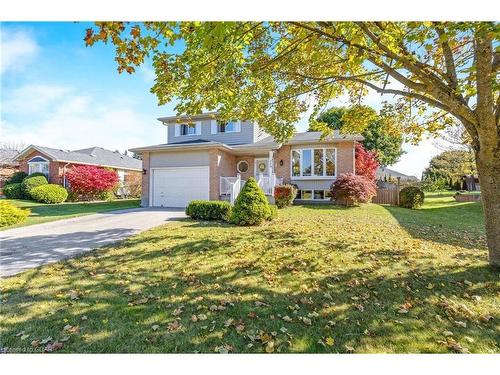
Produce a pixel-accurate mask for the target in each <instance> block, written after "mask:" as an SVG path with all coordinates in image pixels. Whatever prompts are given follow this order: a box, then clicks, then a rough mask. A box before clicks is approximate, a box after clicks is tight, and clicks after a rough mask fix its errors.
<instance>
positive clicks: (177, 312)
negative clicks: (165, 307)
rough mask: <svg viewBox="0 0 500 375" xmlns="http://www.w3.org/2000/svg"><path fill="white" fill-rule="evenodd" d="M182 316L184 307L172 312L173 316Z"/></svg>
mask: <svg viewBox="0 0 500 375" xmlns="http://www.w3.org/2000/svg"><path fill="white" fill-rule="evenodd" d="M181 314H182V307H179V308H177V309H175V310H174V311H173V312H172V315H173V316H179V315H181Z"/></svg>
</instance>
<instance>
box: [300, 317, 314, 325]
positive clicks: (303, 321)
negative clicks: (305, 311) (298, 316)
mask: <svg viewBox="0 0 500 375" xmlns="http://www.w3.org/2000/svg"><path fill="white" fill-rule="evenodd" d="M302 323H304V324H305V325H308V326H310V325H311V324H312V321H311V319H309V318H302Z"/></svg>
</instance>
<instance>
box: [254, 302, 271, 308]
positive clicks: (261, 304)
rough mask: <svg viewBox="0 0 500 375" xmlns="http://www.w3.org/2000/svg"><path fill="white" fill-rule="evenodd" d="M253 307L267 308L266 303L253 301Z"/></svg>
mask: <svg viewBox="0 0 500 375" xmlns="http://www.w3.org/2000/svg"><path fill="white" fill-rule="evenodd" d="M254 303H255V306H257V307H260V306H269V305H268V304H267V303H265V302H261V301H255V302H254Z"/></svg>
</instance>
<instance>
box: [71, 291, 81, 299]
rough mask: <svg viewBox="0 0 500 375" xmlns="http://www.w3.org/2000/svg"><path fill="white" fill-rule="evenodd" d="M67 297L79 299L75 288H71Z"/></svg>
mask: <svg viewBox="0 0 500 375" xmlns="http://www.w3.org/2000/svg"><path fill="white" fill-rule="evenodd" d="M69 298H70V299H72V300H75V299H80V296H79V295H78V292H77V291H75V290H72V291H71V292H70V293H69Z"/></svg>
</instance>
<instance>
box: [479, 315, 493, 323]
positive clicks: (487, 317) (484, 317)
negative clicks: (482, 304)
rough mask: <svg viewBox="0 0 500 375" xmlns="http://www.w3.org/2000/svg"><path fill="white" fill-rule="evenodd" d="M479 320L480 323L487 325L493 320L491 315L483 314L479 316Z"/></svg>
mask: <svg viewBox="0 0 500 375" xmlns="http://www.w3.org/2000/svg"><path fill="white" fill-rule="evenodd" d="M479 320H480V321H482V322H483V323H488V322H489V321H490V320H493V317H492V316H491V315H488V314H485V315H481V316H480V317H479Z"/></svg>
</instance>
